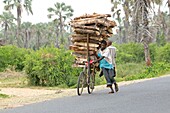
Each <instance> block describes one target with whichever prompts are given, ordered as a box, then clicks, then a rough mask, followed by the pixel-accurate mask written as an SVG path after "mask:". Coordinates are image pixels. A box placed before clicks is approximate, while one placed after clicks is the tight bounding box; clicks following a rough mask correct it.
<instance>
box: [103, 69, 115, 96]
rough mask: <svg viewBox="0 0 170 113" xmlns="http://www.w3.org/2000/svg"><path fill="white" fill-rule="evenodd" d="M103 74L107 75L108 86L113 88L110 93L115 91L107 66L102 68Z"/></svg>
mask: <svg viewBox="0 0 170 113" xmlns="http://www.w3.org/2000/svg"><path fill="white" fill-rule="evenodd" d="M102 71H103V74H104V76H105V79H106V81H107V87H109V88H110V89H111V92H109V93H114V90H113V87H112V81H111V79H110V77H109V69H106V68H102Z"/></svg>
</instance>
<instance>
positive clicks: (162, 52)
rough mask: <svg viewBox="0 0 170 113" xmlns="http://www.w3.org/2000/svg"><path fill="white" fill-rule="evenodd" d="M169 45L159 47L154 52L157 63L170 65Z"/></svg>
mask: <svg viewBox="0 0 170 113" xmlns="http://www.w3.org/2000/svg"><path fill="white" fill-rule="evenodd" d="M169 56H170V43H167V44H166V45H165V46H162V47H159V49H157V51H156V60H157V61H158V62H166V63H170V57H169Z"/></svg>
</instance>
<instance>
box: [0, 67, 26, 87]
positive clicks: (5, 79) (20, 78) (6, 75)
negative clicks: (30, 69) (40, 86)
mask: <svg viewBox="0 0 170 113" xmlns="http://www.w3.org/2000/svg"><path fill="white" fill-rule="evenodd" d="M27 84H28V80H27V77H26V75H25V74H24V73H23V72H16V71H11V70H8V71H5V72H1V73H0V87H3V88H5V87H19V88H22V87H27Z"/></svg>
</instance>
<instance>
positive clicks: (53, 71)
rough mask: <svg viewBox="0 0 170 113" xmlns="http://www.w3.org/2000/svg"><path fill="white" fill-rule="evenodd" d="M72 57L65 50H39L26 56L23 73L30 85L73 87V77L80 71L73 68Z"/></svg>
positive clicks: (75, 80) (50, 48) (52, 48)
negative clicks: (24, 72)
mask: <svg viewBox="0 0 170 113" xmlns="http://www.w3.org/2000/svg"><path fill="white" fill-rule="evenodd" d="M73 61H74V57H73V56H72V55H71V52H70V51H68V50H65V49H57V48H54V47H46V48H41V49H40V50H37V51H32V52H31V54H29V55H27V56H26V61H25V71H26V73H27V74H28V78H29V80H30V84H31V85H42V86H57V85H62V84H65V85H67V86H69V87H70V86H73V85H75V84H76V82H77V79H76V78H75V75H78V74H79V71H81V70H80V69H78V68H73V67H72V64H73Z"/></svg>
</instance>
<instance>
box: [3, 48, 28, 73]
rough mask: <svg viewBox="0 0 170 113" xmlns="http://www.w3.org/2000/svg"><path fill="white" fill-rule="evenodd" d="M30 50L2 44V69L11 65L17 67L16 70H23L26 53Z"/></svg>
mask: <svg viewBox="0 0 170 113" xmlns="http://www.w3.org/2000/svg"><path fill="white" fill-rule="evenodd" d="M26 54H28V51H27V50H26V49H23V48H18V47H16V46H11V45H8V46H1V47H0V71H3V70H4V69H6V68H7V67H9V66H13V67H15V69H16V70H20V71H21V70H23V68H24V64H23V61H24V60H25V55H26Z"/></svg>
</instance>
